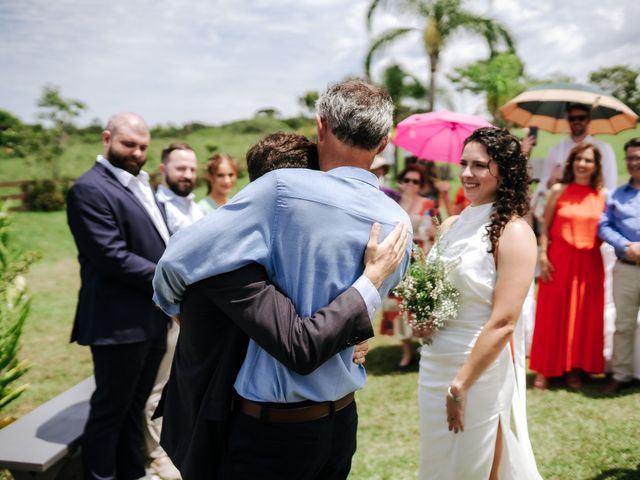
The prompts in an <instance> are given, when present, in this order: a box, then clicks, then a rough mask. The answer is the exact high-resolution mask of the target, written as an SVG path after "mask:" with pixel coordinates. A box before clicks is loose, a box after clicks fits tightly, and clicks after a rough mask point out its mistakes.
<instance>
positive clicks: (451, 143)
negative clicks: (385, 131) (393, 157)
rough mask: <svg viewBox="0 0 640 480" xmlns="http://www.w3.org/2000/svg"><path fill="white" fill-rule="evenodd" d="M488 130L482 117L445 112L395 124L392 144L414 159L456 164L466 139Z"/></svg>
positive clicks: (433, 113)
mask: <svg viewBox="0 0 640 480" xmlns="http://www.w3.org/2000/svg"><path fill="white" fill-rule="evenodd" d="M492 126H493V125H491V124H490V123H489V122H487V121H486V120H485V119H484V118H482V117H478V116H475V115H465V114H462V113H454V112H448V111H446V110H443V111H441V112H430V113H416V114H414V115H411V116H410V117H407V118H405V119H404V120H403V121H401V122H400V123H399V124H398V126H397V127H396V135H395V137H394V138H393V140H392V142H393V143H394V144H396V145H397V146H399V147H402V148H404V149H405V150H407V151H409V152H411V153H413V154H414V155H415V156H416V157H418V158H424V159H428V160H438V161H442V162H449V163H459V162H460V155H461V154H462V146H463V143H464V141H465V140H466V139H467V137H468V136H469V135H471V133H473V131H475V130H477V129H478V128H480V127H492Z"/></svg>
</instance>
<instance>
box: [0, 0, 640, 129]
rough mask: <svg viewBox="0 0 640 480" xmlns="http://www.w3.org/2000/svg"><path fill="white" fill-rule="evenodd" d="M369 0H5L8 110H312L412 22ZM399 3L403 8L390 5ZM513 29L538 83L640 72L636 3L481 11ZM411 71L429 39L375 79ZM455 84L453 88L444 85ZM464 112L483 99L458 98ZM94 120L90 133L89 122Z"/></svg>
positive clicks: (218, 116)
mask: <svg viewBox="0 0 640 480" xmlns="http://www.w3.org/2000/svg"><path fill="white" fill-rule="evenodd" d="M368 3H369V2H368V1H366V0H235V1H232V0H189V1H187V0H171V1H168V0H126V1H124V0H113V1H110V2H104V1H97V0H56V1H51V0H2V1H1V2H0V65H2V75H0V92H2V94H1V95H0V109H4V110H9V111H11V112H12V113H14V114H16V115H18V116H19V117H20V118H21V119H23V120H24V121H34V120H35V113H36V110H37V109H36V105H35V103H36V100H37V98H38V96H39V94H40V92H41V90H42V86H43V85H44V84H46V83H51V84H54V85H57V86H59V87H61V89H62V94H63V95H64V96H66V97H72V98H77V99H79V100H82V101H84V102H86V103H87V104H88V106H89V110H88V112H87V113H86V115H85V116H84V117H83V118H82V122H87V121H89V120H91V119H93V118H99V119H100V120H101V121H103V122H104V121H105V120H106V118H107V117H108V116H109V115H110V114H111V113H113V112H116V111H119V110H133V111H136V112H139V113H140V114H142V115H143V116H144V117H145V118H146V119H147V121H148V122H149V123H151V124H157V123H167V122H172V123H178V124H179V123H183V122H187V121H196V120H197V121H204V122H207V123H220V122H224V121H229V120H234V119H239V118H246V117H249V116H252V115H253V113H254V112H255V111H256V110H258V109H261V108H267V107H272V108H276V109H278V110H280V111H281V112H282V113H283V114H284V115H295V114H297V113H298V112H299V111H300V107H299V106H298V104H297V98H298V97H299V96H300V95H301V94H302V93H303V92H305V91H307V90H321V89H322V88H324V86H325V85H326V84H327V83H328V82H331V81H335V80H339V79H341V78H344V77H346V76H353V75H361V74H362V62H363V58H364V55H365V52H366V50H367V45H368V44H369V42H370V41H371V38H372V35H375V33H379V32H380V31H382V30H384V29H386V28H389V27H394V26H401V25H412V24H414V25H415V26H420V25H419V23H414V20H413V19H410V18H407V17H406V16H403V15H402V14H400V13H399V12H395V11H393V10H386V11H385V10H381V11H380V12H379V13H380V14H379V15H377V16H376V18H375V21H374V24H373V32H372V33H368V32H367V31H366V28H365V22H364V17H365V12H366V9H367V6H368ZM388 3H393V2H388ZM466 5H467V6H468V7H469V8H470V9H473V10H475V11H477V12H478V13H483V14H485V15H489V16H492V17H494V18H497V19H499V20H500V21H501V22H503V23H504V24H505V25H507V27H508V28H509V29H510V30H511V31H512V32H513V34H514V36H515V38H516V42H517V47H518V52H519V54H520V55H521V57H522V58H523V59H524V61H525V64H526V66H527V72H528V73H529V74H532V75H535V76H545V75H549V74H552V73H556V72H560V73H563V74H566V75H570V76H572V77H574V78H575V79H576V80H579V81H586V80H587V78H588V74H589V72H591V71H593V70H595V69H597V68H599V67H602V66H611V65H616V64H620V63H630V64H631V65H634V66H636V67H637V66H640V65H639V62H640V60H638V59H640V41H638V34H637V27H636V25H635V22H636V21H637V19H638V18H640V2H638V1H637V0H618V1H602V0H563V1H562V2H560V1H553V0H535V1H532V0H527V1H524V0H493V1H490V0H484V1H481V0H469V1H468V2H467V3H466ZM484 55H486V49H485V47H484V46H483V45H482V42H480V41H479V40H478V39H477V38H476V37H473V36H471V35H460V36H458V37H457V38H456V39H455V40H454V41H453V42H452V43H451V44H450V45H449V46H448V47H447V49H446V50H445V52H444V56H443V61H442V71H443V72H447V71H451V69H452V68H453V67H454V66H459V65H463V64H465V63H467V62H470V61H473V60H477V59H479V58H482V57H483V56H484ZM393 60H396V61H400V63H402V64H403V65H404V66H405V67H406V68H408V69H409V70H411V71H413V72H414V73H415V74H416V75H418V76H420V77H421V78H423V79H425V80H426V78H427V74H426V71H427V66H426V60H425V58H424V54H423V52H422V50H421V47H420V45H419V37H418V36H417V35H416V36H413V37H407V38H406V39H405V40H404V41H402V42H401V43H398V45H397V46H396V47H395V48H392V49H389V50H388V51H387V52H386V53H385V55H381V56H378V57H377V59H376V62H375V69H374V72H379V71H380V70H381V69H382V68H383V67H384V65H385V64H388V63H390V62H391V61H393ZM445 82H446V80H445V78H444V75H442V76H441V83H443V84H444V83H445ZM453 101H454V105H455V108H456V109H457V110H458V111H460V112H463V113H481V112H482V110H483V102H482V100H481V99H480V98H478V97H475V96H471V95H454V97H453ZM82 122H81V123H82Z"/></svg>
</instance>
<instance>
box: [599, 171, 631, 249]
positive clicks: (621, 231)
mask: <svg viewBox="0 0 640 480" xmlns="http://www.w3.org/2000/svg"><path fill="white" fill-rule="evenodd" d="M598 236H599V237H600V238H601V239H602V240H603V241H605V242H607V243H608V244H610V245H611V246H613V248H614V249H615V251H616V255H617V256H618V258H625V257H624V251H625V250H626V249H627V245H629V243H631V242H640V190H638V189H637V188H634V187H633V185H631V181H629V182H628V183H625V184H624V185H621V186H619V187H618V188H616V189H615V190H614V191H613V194H612V195H611V197H609V200H608V201H607V206H606V208H605V210H604V213H603V214H602V216H601V217H600V222H599V223H598Z"/></svg>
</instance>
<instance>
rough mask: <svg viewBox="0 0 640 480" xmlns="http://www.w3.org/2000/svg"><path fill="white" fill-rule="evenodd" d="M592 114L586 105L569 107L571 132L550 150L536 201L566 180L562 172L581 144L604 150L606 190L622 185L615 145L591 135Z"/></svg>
mask: <svg viewBox="0 0 640 480" xmlns="http://www.w3.org/2000/svg"><path fill="white" fill-rule="evenodd" d="M590 114H591V107H590V106H589V105H585V104H582V103H570V104H568V105H567V120H568V122H569V128H570V129H571V133H570V134H569V136H568V137H567V138H565V139H564V140H563V141H561V142H560V143H558V144H557V145H554V146H553V147H551V150H549V155H548V156H547V159H546V160H545V162H544V165H543V167H542V175H541V176H540V183H538V188H537V189H536V193H535V195H534V196H533V198H537V196H538V194H539V193H541V192H545V191H547V190H548V189H549V188H551V186H552V185H553V184H554V183H556V182H558V181H559V180H560V179H561V178H562V170H563V169H564V163H565V161H566V160H567V157H568V156H569V152H570V151H571V149H572V148H573V147H575V146H576V145H577V144H578V143H581V142H589V143H592V144H594V145H596V146H597V147H598V148H599V149H600V151H601V152H602V181H603V184H604V187H605V188H606V189H607V190H608V191H610V192H612V191H613V190H614V189H615V188H616V186H617V184H618V168H617V165H616V157H615V155H614V153H613V149H612V148H611V145H609V144H608V143H606V142H602V141H600V140H596V139H595V138H593V137H592V136H591V135H587V130H588V127H589V122H590V121H591V116H590Z"/></svg>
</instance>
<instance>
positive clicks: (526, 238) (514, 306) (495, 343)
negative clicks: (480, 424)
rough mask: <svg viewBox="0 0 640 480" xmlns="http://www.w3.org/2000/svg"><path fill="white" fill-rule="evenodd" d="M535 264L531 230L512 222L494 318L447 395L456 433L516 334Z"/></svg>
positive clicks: (504, 242)
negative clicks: (466, 407)
mask: <svg viewBox="0 0 640 480" xmlns="http://www.w3.org/2000/svg"><path fill="white" fill-rule="evenodd" d="M535 263H536V239H535V236H534V234H533V231H532V230H531V227H530V226H529V225H528V224H527V222H525V221H524V220H523V219H521V218H519V219H514V220H512V221H510V222H509V223H507V225H506V226H505V228H504V231H503V233H502V235H501V236H500V243H499V248H498V253H497V262H496V264H497V275H496V286H495V289H494V292H493V309H492V311H491V316H490V317H489V321H488V322H487V323H486V325H485V326H484V328H483V329H482V332H481V333H480V335H479V336H478V340H477V341H476V344H475V345H474V347H473V349H472V350H471V353H470V354H469V357H468V358H467V361H466V362H465V363H464V365H463V366H462V368H461V369H460V371H459V372H458V374H457V375H456V376H455V378H454V379H453V381H452V382H451V388H450V393H451V395H448V396H447V416H448V418H449V420H451V419H452V418H455V421H454V422H453V427H450V429H451V428H453V429H454V430H455V431H456V432H457V431H458V428H459V429H460V430H462V429H463V428H464V425H463V416H462V412H463V402H462V399H463V398H464V396H465V393H466V392H467V391H468V390H469V388H470V387H471V386H472V385H473V384H474V383H475V382H476V380H477V379H478V377H480V375H482V373H483V372H484V371H485V370H486V369H487V368H488V367H489V366H490V365H491V364H492V363H493V362H494V361H495V360H496V358H497V357H498V355H499V354H500V352H501V351H502V349H503V348H504V346H505V345H506V344H507V342H508V341H509V338H510V337H511V334H512V333H513V330H514V328H515V326H516V322H517V320H518V318H519V316H520V311H521V310H522V304H523V303H524V299H525V297H526V296H527V292H528V291H529V288H530V287H531V281H532V280H533V274H534V270H535ZM454 397H455V398H454ZM449 423H450V425H451V423H452V422H451V421H450V422H449Z"/></svg>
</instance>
